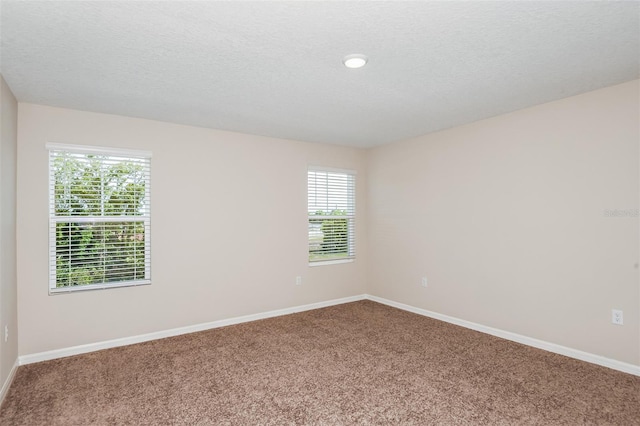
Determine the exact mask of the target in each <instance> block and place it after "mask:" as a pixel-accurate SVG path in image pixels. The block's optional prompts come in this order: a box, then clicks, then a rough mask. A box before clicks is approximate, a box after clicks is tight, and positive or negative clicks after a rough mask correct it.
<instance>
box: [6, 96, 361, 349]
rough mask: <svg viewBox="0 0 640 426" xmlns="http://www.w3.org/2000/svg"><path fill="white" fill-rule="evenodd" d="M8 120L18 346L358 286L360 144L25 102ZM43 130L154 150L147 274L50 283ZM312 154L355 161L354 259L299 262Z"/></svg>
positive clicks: (87, 338)
mask: <svg viewBox="0 0 640 426" xmlns="http://www.w3.org/2000/svg"><path fill="white" fill-rule="evenodd" d="M18 129H19V144H18V228H17V232H18V269H19V271H20V277H19V280H20V282H19V288H20V292H19V298H18V307H19V324H20V333H21V338H20V354H21V355H25V354H33V353H38V352H42V351H48V350H53V349H59V348H66V347H70V346H75V345H81V344H87V343H92V342H100V341H104V340H109V339H114V338H122V337H127V336H133V335H139V334H143V333H149V332H154V331H161V330H166V329H171V328H176V327H181V326H187V325H192V324H199V323H204V322H209V321H214V320H219V319H226V318H231V317H235V316H240V315H246V314H253V313H259V312H265V311H269V310H274V309H280V308H286V307H292V306H297V305H303V304H307V303H313V302H320V301H326V300H331V299H335V298H341V297H346V296H353V295H359V294H362V293H364V292H365V273H366V264H365V259H366V241H365V228H364V223H365V219H366V218H365V213H366V204H365V199H364V194H365V191H366V173H365V160H366V155H365V152H364V151H362V150H358V149H351V148H344V147H338V146H330V145H319V144H309V143H303V142H295V141H287V140H279V139H271V138H266V137H258V136H249V135H243V134H238V133H230V132H223V131H216V130H210V129H203V128H195V127H187V126H180V125H174V124H168V123H161V122H155V121H148V120H141V119H134V118H126V117H119V116H111V115H104V114H95V113H88V112H80V111H73V110H68V109H60V108H51V107H44V106H38V105H31V104H24V103H21V104H20V105H19V118H18ZM47 142H61V143H69V144H84V145H96V146H107V147H112V146H113V147H123V148H129V149H142V150H150V151H152V152H153V158H152V172H151V173H152V189H151V205H152V219H151V223H152V282H153V283H152V285H150V286H141V287H128V288H118V289H109V290H98V291H86V292H79V293H74V294H62V295H55V296H49V295H48V282H47V277H48V270H47V229H48V228H47V223H48V222H47V217H48V205H47V203H48V195H47V179H48V175H47V165H48V157H47V154H48V153H47V150H46V148H45V144H46V143H47ZM309 164H312V165H321V166H322V165H324V166H330V167H336V168H346V169H354V170H356V171H357V173H358V175H357V204H358V209H359V210H358V219H357V223H356V227H357V228H356V232H357V234H356V235H357V237H356V238H357V240H356V244H357V251H358V255H359V257H358V259H356V261H355V262H353V263H349V264H339V265H330V266H320V267H312V268H310V267H309V266H308V261H307V219H306V203H307V200H306V196H307V187H306V184H307V177H306V173H307V166H308V165H309ZM297 275H300V276H302V277H303V284H302V285H301V286H296V285H295V277H296V276H297Z"/></svg>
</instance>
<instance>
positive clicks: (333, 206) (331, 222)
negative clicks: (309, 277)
mask: <svg viewBox="0 0 640 426" xmlns="http://www.w3.org/2000/svg"><path fill="white" fill-rule="evenodd" d="M307 179H308V180H307V182H308V208H307V211H308V214H309V262H310V263H312V264H313V263H317V262H326V261H336V260H348V259H353V258H355V255H356V252H355V204H356V203H355V201H356V198H355V172H351V171H341V170H332V169H316V168H309V171H308V176H307Z"/></svg>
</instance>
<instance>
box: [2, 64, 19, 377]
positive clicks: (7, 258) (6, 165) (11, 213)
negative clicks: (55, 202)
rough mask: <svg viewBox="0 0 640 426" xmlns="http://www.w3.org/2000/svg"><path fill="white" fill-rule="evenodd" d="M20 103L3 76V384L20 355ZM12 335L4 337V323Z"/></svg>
mask: <svg viewBox="0 0 640 426" xmlns="http://www.w3.org/2000/svg"><path fill="white" fill-rule="evenodd" d="M17 124H18V104H17V102H16V98H15V97H14V96H13V93H11V90H10V89H9V87H8V86H7V83H5V81H4V78H2V76H0V388H1V387H2V385H3V384H4V383H5V382H6V380H7V378H8V377H9V373H11V369H12V368H13V365H14V363H15V362H16V359H17V358H18V310H17V309H18V299H17V285H18V284H17V279H16V143H17ZM5 326H8V327H9V339H8V340H7V342H6V343H5V341H4V327H5Z"/></svg>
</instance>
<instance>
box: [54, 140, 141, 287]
mask: <svg viewBox="0 0 640 426" xmlns="http://www.w3.org/2000/svg"><path fill="white" fill-rule="evenodd" d="M50 155H51V157H50V168H51V178H52V182H51V185H52V187H51V190H52V194H51V197H52V203H53V205H52V224H54V225H55V235H54V236H52V240H53V241H52V243H53V242H54V241H55V244H54V245H53V246H52V255H54V256H55V259H54V260H53V259H52V262H54V265H55V270H54V271H53V275H55V285H52V286H53V287H55V288H60V287H72V286H84V285H91V284H109V283H117V282H130V281H138V280H144V279H148V270H149V244H148V238H149V235H148V232H149V203H148V199H149V197H148V185H149V159H148V158H127V157H121V156H113V155H94V154H84V153H75V152H69V151H64V150H52V151H51V154H50ZM52 266H53V265H52Z"/></svg>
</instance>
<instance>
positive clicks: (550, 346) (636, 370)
mask: <svg viewBox="0 0 640 426" xmlns="http://www.w3.org/2000/svg"><path fill="white" fill-rule="evenodd" d="M365 297H366V299H368V300H372V301H374V302H378V303H382V304H383V305H388V306H392V307H394V308H398V309H402V310H403V311H409V312H413V313H415V314H418V315H423V316H425V317H430V318H434V319H437V320H440V321H444V322H448V323H451V324H455V325H459V326H461V327H465V328H470V329H471V330H476V331H480V332H482V333H486V334H491V335H492V336H496V337H501V338H503V339H506V340H511V341H513V342H517V343H522V344H523V345H527V346H533V347H534V348H538V349H543V350H545V351H548V352H553V353H556V354H560V355H564V356H568V357H570V358H575V359H579V360H581V361H586V362H590V363H592V364H597V365H601V366H603V367H608V368H612V369H614V370H618V371H622V372H624V373H629V374H633V375H635V376H640V366H639V365H634V364H629V363H626V362H622V361H617V360H615V359H611V358H606V357H603V356H600V355H595V354H592V353H589V352H583V351H580V350H578V349H572V348H568V347H566V346H561V345H557V344H555V343H550V342H545V341H544V340H538V339H534V338H531V337H527V336H523V335H521V334H517V333H512V332H510V331H504V330H500V329H497V328H493V327H487V326H485V325H482V324H477V323H474V322H471V321H466V320H463V319H460V318H455V317H450V316H448V315H443V314H439V313H437V312H432V311H428V310H426V309H421V308H416V307H415V306H410V305H405V304H404V303H399V302H394V301H393V300H388V299H384V298H382V297H377V296H371V295H369V294H367V295H366V296H365Z"/></svg>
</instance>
